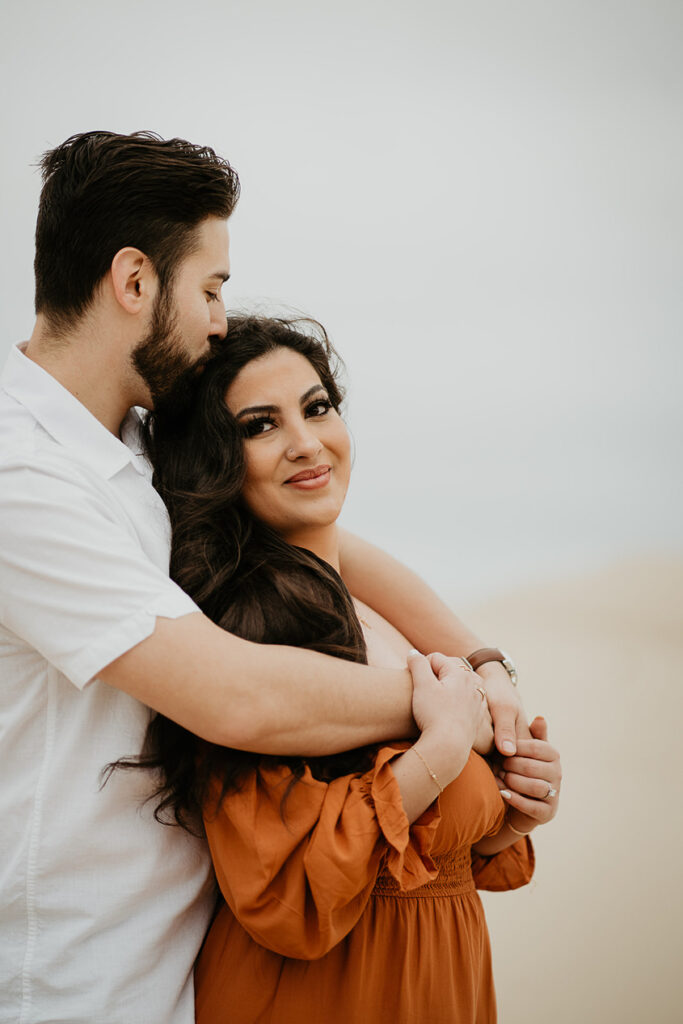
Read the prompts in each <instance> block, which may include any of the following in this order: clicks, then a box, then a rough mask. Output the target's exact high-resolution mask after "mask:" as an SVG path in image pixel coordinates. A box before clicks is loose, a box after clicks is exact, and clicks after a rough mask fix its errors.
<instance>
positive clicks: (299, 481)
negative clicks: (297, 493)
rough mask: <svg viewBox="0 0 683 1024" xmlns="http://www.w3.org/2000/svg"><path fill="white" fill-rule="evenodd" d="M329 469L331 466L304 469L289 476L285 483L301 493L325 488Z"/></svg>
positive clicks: (328, 477)
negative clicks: (296, 488)
mask: <svg viewBox="0 0 683 1024" xmlns="http://www.w3.org/2000/svg"><path fill="white" fill-rule="evenodd" d="M331 468H332V467H331V466H316V467H315V468H314V469H304V470H302V471H301V473H297V474H296V475H295V476H290V478H289V479H288V480H285V483H286V484H291V485H292V486H293V487H298V488H299V489H300V490H303V491H314V490H315V489H316V488H318V487H325V486H326V484H327V483H328V482H329V479H330V469H331Z"/></svg>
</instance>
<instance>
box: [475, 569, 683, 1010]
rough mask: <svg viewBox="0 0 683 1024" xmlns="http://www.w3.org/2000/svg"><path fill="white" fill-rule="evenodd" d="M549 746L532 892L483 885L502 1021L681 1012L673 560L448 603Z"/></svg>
mask: <svg viewBox="0 0 683 1024" xmlns="http://www.w3.org/2000/svg"><path fill="white" fill-rule="evenodd" d="M458 611H459V612H461V613H463V616H464V617H465V618H466V621H468V622H471V623H472V624H473V626H475V627H476V628H477V629H478V630H479V632H480V634H481V635H483V636H484V637H486V638H490V639H491V641H492V642H496V643H498V644H500V645H502V646H503V647H507V648H509V649H510V651H511V652H514V656H515V659H516V661H517V663H518V667H519V668H520V686H521V689H522V693H523V699H524V703H525V707H526V709H527V711H528V713H529V717H533V715H535V714H538V713H543V714H544V715H545V716H546V717H547V719H548V722H549V727H550V738H551V740H552V741H553V742H554V743H555V744H556V745H557V746H558V747H559V749H560V751H561V753H562V760H563V769H564V782H563V790H562V803H561V808H560V813H559V815H558V817H557V818H556V820H555V821H554V822H552V823H551V824H550V825H548V826H547V827H546V828H545V829H539V830H538V831H537V833H536V841H535V845H536V850H537V857H538V867H537V873H536V878H535V880H534V882H533V883H532V884H531V886H529V887H527V888H526V889H523V890H520V891H519V892H514V893H501V894H499V893H492V894H485V895H484V899H485V905H486V912H487V916H488V921H489V927H490V931H491V937H492V943H493V949H494V964H495V973H496V981H497V990H498V1000H499V1012H500V1021H501V1024H550V1022H552V1024H576V1022H582V1024H588V1022H590V1024H592V1022H607V1024H612V1022H615V1024H616V1022H619V1024H645V1022H648V1024H649V1022H652V1024H669V1022H670V1024H674V1022H676V1024H680V1022H681V1021H683V898H682V895H683V881H682V879H683V846H682V840H683V812H682V811H681V806H682V804H683V794H682V788H683V787H682V786H681V780H682V778H683V773H682V772H681V767H680V765H681V761H682V760H683V758H682V756H681V753H680V748H681V734H682V733H683V560H681V559H680V557H679V558H677V559H676V558H673V559H664V558H662V559H651V560H649V561H639V562H636V561H634V562H631V563H623V564H620V565H618V566H615V567H612V568H610V569H608V570H604V571H601V572H599V573H597V572H596V574H595V575H593V576H590V577H583V578H581V579H575V580H571V581H568V582H564V583H558V584H555V585H548V586H543V587H537V588H534V589H529V590H527V591H522V592H517V593H513V594H509V595H507V596H505V597H501V598H498V599H496V600H495V601H491V602H489V603H487V604H485V605H479V606H476V607H472V608H463V607H462V606H461V607H459V608H458Z"/></svg>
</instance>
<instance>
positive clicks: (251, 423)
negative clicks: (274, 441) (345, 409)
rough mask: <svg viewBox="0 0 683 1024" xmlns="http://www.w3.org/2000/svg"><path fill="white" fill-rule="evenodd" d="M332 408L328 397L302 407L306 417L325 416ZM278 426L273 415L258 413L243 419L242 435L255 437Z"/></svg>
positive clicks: (316, 417)
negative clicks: (258, 414)
mask: <svg viewBox="0 0 683 1024" xmlns="http://www.w3.org/2000/svg"><path fill="white" fill-rule="evenodd" d="M331 408H332V402H331V401H330V400H329V398H327V397H325V398H323V397H321V398H316V399H314V400H313V401H312V402H309V403H308V405H306V406H305V407H304V410H303V414H304V417H305V418H306V419H318V418H321V417H322V416H326V415H327V413H328V412H329V411H330V409H331ZM277 426H278V422H277V419H276V418H275V417H274V416H271V415H268V416H264V415H260V416H253V417H252V418H251V419H247V420H244V421H243V423H242V424H241V427H242V433H243V435H244V437H257V436H258V435H259V434H269V433H270V432H271V431H272V430H274V429H275V428H276V427H277Z"/></svg>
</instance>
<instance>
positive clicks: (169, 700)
mask: <svg viewBox="0 0 683 1024" xmlns="http://www.w3.org/2000/svg"><path fill="white" fill-rule="evenodd" d="M99 677H100V679H102V680H103V681H104V682H105V683H108V684H109V685H111V686H114V687H116V688H117V689H120V690H123V691H125V692H126V693H128V694H130V695H131V696H132V697H136V698H137V699H138V700H140V701H142V702H143V703H144V704H147V705H149V706H150V707H151V708H154V710H156V711H160V712H161V713H162V714H164V715H166V716H167V717H168V718H171V719H173V720H174V721H176V722H179V723H180V724H181V725H183V726H184V727H185V728H186V729H190V730H191V731H192V732H195V733H197V734H198V735H199V736H202V737H203V738H204V739H206V740H209V741H211V742H213V743H220V744H223V745H225V746H230V747H237V748H240V749H245V750H255V751H258V752H259V753H264V754H285V755H296V754H307V755H309V756H315V755H322V754H331V753H337V752H339V751H341V750H349V749H351V748H353V747H358V746H363V745H364V744H366V743H374V742H379V741H380V740H388V739H397V738H401V737H406V736H410V735H413V734H414V732H415V725H414V722H413V717H412V712H411V700H412V681H411V677H410V673H409V672H408V670H407V669H405V670H404V671H399V670H395V669H377V668H369V667H368V666H366V665H358V664H356V663H354V662H349V661H345V660H343V659H341V658H331V657H327V656H325V655H323V654H318V653H316V652H314V651H307V650H303V649H301V648H291V647H279V646H275V645H272V644H254V643H249V642H248V641H246V640H242V639H240V638H238V637H235V636H233V635H232V634H231V633H226V632H225V630H223V629H220V627H218V626H216V625H214V623H212V622H211V621H210V620H209V619H207V618H206V616H204V615H202V614H201V612H196V613H194V614H191V615H184V616H182V617H180V618H177V619H166V618H158V619H157V621H156V628H155V630H154V632H153V634H152V635H151V636H149V637H147V638H146V639H145V640H143V641H142V642H141V643H139V644H137V645H136V646H135V647H133V648H131V649H130V650H129V651H126V653H125V654H122V655H121V656H120V657H118V658H117V659H116V660H115V661H113V662H112V663H111V664H110V665H108V666H107V667H106V668H105V669H104V670H102V671H101V672H100V673H99Z"/></svg>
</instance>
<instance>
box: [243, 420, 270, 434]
mask: <svg viewBox="0 0 683 1024" xmlns="http://www.w3.org/2000/svg"><path fill="white" fill-rule="evenodd" d="M274 426H275V424H274V422H273V421H272V420H271V419H268V417H267V416H259V417H258V418H257V419H253V420H248V421H247V422H246V423H244V424H243V426H242V431H243V433H244V436H245V437H256V436H257V435H258V434H267V433H268V432H269V431H271V430H272V429H273V428H274Z"/></svg>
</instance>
